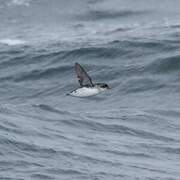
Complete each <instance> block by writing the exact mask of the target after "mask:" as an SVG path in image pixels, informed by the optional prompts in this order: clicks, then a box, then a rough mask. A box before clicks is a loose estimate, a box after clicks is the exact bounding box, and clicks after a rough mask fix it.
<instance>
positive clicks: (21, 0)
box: [11, 0, 30, 6]
mask: <svg viewBox="0 0 180 180" xmlns="http://www.w3.org/2000/svg"><path fill="white" fill-rule="evenodd" d="M29 2H30V0H12V2H11V4H14V5H23V6H29Z"/></svg>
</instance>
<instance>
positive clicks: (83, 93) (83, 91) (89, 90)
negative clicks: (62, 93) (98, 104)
mask: <svg viewBox="0 0 180 180" xmlns="http://www.w3.org/2000/svg"><path fill="white" fill-rule="evenodd" d="M99 92H100V90H99V89H98V88H96V87H82V88H79V89H76V90H74V91H72V92H71V93H70V95H71V96H76V97H88V96H93V95H96V94H98V93H99Z"/></svg>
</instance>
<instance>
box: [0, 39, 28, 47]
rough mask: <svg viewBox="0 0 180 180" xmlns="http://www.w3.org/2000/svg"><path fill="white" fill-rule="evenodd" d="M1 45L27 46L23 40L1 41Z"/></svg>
mask: <svg viewBox="0 0 180 180" xmlns="http://www.w3.org/2000/svg"><path fill="white" fill-rule="evenodd" d="M0 44H4V45H8V46H17V45H25V44H26V41H24V40H21V39H9V38H7V39H0Z"/></svg>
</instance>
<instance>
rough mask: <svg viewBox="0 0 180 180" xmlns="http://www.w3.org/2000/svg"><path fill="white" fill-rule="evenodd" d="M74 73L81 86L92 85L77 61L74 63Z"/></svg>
mask: <svg viewBox="0 0 180 180" xmlns="http://www.w3.org/2000/svg"><path fill="white" fill-rule="evenodd" d="M75 70H76V75H77V78H78V81H79V84H80V86H81V87H83V86H90V87H93V86H94V85H93V83H92V80H91V78H90V77H89V75H88V74H87V72H86V71H85V70H84V69H83V68H82V66H81V65H80V64H78V63H75Z"/></svg>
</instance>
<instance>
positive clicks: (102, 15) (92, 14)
mask: <svg viewBox="0 0 180 180" xmlns="http://www.w3.org/2000/svg"><path fill="white" fill-rule="evenodd" d="M144 13H146V12H144V11H132V10H124V11H114V10H108V11H107V10H90V11H88V12H87V13H86V14H85V15H84V14H81V15H77V18H78V19H80V20H86V21H87V20H102V19H116V18H123V17H129V16H135V15H141V14H144Z"/></svg>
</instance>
